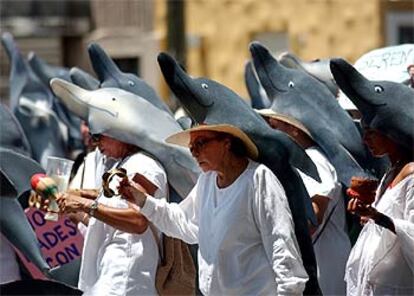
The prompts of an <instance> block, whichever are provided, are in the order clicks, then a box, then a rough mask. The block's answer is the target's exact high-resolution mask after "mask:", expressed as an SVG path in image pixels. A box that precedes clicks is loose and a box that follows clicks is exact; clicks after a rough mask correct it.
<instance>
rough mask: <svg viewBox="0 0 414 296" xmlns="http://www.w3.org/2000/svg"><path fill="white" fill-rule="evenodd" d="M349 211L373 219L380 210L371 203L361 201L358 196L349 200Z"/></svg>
mask: <svg viewBox="0 0 414 296" xmlns="http://www.w3.org/2000/svg"><path fill="white" fill-rule="evenodd" d="M348 211H349V212H351V213H352V214H356V215H358V216H361V217H362V218H364V219H366V218H368V219H373V218H374V217H375V216H376V215H377V213H378V211H377V210H376V209H375V208H373V207H372V206H371V205H368V204H365V203H363V202H361V201H360V200H359V199H358V198H352V199H351V200H350V201H349V202H348Z"/></svg>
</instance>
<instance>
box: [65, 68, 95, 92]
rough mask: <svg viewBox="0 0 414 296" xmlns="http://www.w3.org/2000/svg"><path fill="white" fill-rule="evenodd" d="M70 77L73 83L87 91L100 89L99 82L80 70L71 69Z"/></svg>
mask: <svg viewBox="0 0 414 296" xmlns="http://www.w3.org/2000/svg"><path fill="white" fill-rule="evenodd" d="M69 75H70V79H71V80H72V82H73V83H74V84H76V85H77V86H80V87H82V88H84V89H87V90H96V89H98V88H99V84H100V82H99V80H98V79H96V78H95V77H93V76H92V75H91V74H89V73H88V72H85V71H83V70H82V69H80V68H77V67H73V68H71V69H70V71H69Z"/></svg>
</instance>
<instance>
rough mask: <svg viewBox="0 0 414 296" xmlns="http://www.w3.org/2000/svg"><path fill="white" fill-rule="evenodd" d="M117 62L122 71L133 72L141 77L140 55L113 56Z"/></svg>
mask: <svg viewBox="0 0 414 296" xmlns="http://www.w3.org/2000/svg"><path fill="white" fill-rule="evenodd" d="M113 61H114V62H115V64H116V65H117V66H118V67H119V69H121V71H122V72H126V73H133V74H136V75H138V76H139V77H141V69H140V63H139V58H138V57H129V58H113Z"/></svg>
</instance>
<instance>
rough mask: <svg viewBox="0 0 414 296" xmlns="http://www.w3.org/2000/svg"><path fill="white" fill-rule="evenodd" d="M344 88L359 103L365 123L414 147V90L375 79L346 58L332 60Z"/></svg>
mask: <svg viewBox="0 0 414 296" xmlns="http://www.w3.org/2000/svg"><path fill="white" fill-rule="evenodd" d="M331 71H332V74H333V76H334V78H335V80H336V83H337V84H338V85H339V87H340V88H341V90H342V91H343V92H344V93H345V94H346V95H347V96H348V98H349V99H350V100H351V101H352V102H353V103H354V104H355V105H356V106H357V108H358V110H359V111H360V112H361V114H362V121H363V124H364V125H365V126H367V127H369V128H372V129H377V130H379V131H380V132H382V133H383V134H385V135H386V136H388V137H389V138H391V139H392V140H393V141H395V142H396V143H399V144H400V145H401V146H403V147H405V148H406V149H409V151H413V149H414V128H413V127H414V90H413V89H412V88H409V87H407V86H406V85H403V84H402V83H397V82H390V81H371V80H368V79H366V78H365V77H364V76H363V75H362V74H361V73H359V72H358V71H357V70H356V69H355V68H354V67H353V66H352V65H350V64H349V63H347V62H346V61H345V60H343V59H333V60H332V61H331Z"/></svg>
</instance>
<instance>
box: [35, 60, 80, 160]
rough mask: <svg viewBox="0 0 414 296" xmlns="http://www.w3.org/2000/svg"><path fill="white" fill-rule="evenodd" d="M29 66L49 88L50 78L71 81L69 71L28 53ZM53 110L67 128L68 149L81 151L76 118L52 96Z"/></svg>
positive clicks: (77, 119)
mask: <svg viewBox="0 0 414 296" xmlns="http://www.w3.org/2000/svg"><path fill="white" fill-rule="evenodd" d="M29 65H30V67H31V68H32V69H33V71H34V72H35V73H36V75H37V76H38V77H39V79H40V80H41V81H42V82H43V84H44V85H45V86H46V87H47V88H49V87H50V86H49V82H50V80H52V78H61V79H64V80H66V81H71V78H70V74H69V69H67V68H63V67H56V66H51V65H48V64H47V63H46V62H45V61H43V60H42V59H41V58H39V57H38V56H37V55H36V54H35V53H34V52H30V53H29ZM52 106H53V110H54V111H55V112H56V114H57V116H58V117H59V119H60V120H61V121H62V122H63V123H64V124H65V125H66V126H67V128H68V132H69V134H68V143H67V144H68V149H69V150H70V151H71V152H72V151H76V150H79V149H81V150H83V148H84V147H83V143H82V135H81V133H80V119H79V117H78V116H76V115H74V114H73V113H71V112H70V111H69V110H68V109H67V108H66V107H65V106H64V105H63V104H62V103H61V102H60V101H59V100H58V99H57V98H56V97H54V96H53V103H52Z"/></svg>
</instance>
